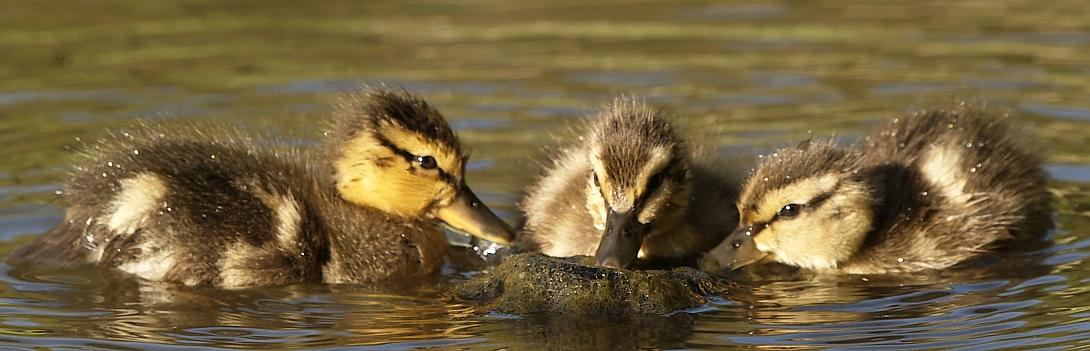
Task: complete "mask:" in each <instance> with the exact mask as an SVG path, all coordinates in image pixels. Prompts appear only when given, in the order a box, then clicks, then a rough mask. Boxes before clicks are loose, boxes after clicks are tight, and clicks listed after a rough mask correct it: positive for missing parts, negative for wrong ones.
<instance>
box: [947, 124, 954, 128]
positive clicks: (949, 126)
mask: <svg viewBox="0 0 1090 351" xmlns="http://www.w3.org/2000/svg"><path fill="white" fill-rule="evenodd" d="M946 128H948V129H954V124H953V123H950V124H947V125H946Z"/></svg>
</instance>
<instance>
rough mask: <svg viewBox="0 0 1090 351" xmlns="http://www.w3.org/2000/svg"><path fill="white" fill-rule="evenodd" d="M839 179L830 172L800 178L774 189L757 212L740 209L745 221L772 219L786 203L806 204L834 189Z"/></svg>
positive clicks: (757, 180) (754, 221) (766, 196)
mask: <svg viewBox="0 0 1090 351" xmlns="http://www.w3.org/2000/svg"><path fill="white" fill-rule="evenodd" d="M839 179H840V177H839V176H837V175H833V174H830V175H825V176H822V177H816V178H808V179H804V180H800V181H798V182H795V183H792V184H790V185H788V186H786V187H784V188H781V189H776V190H773V191H771V192H769V193H768V194H766V195H765V197H764V198H763V199H761V201H760V202H758V205H757V210H756V211H755V212H754V211H753V209H739V210H741V213H742V214H743V217H744V220H745V221H746V222H743V223H750V224H752V223H756V222H767V221H770V220H772V218H773V217H775V216H776V213H777V212H779V211H780V209H782V208H783V207H784V206H786V205H789V204H806V203H807V202H809V201H810V200H811V199H813V198H815V197H817V196H818V195H821V194H824V193H827V192H830V191H833V189H834V188H835V187H836V185H837V182H839ZM753 181H755V182H759V181H761V180H760V179H755V180H753Z"/></svg>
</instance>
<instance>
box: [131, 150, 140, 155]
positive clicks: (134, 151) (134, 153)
mask: <svg viewBox="0 0 1090 351" xmlns="http://www.w3.org/2000/svg"><path fill="white" fill-rule="evenodd" d="M132 154H133V155H139V154H140V150H137V149H132Z"/></svg>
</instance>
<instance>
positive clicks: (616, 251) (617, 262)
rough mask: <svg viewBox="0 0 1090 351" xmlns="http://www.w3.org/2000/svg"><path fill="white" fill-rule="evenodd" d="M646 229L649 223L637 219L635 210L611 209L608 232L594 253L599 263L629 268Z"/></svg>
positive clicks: (607, 220)
mask: <svg viewBox="0 0 1090 351" xmlns="http://www.w3.org/2000/svg"><path fill="white" fill-rule="evenodd" d="M646 230H647V225H646V224H643V223H640V222H639V221H638V220H637V218H636V213H635V211H626V212H617V211H614V210H612V209H610V210H609V214H608V215H606V233H605V235H603V236H602V241H601V242H600V243H599V244H598V251H597V252H596V253H595V255H594V257H595V258H596V260H597V262H598V265H599V266H604V267H610V268H627V267H628V266H629V265H631V264H632V261H635V260H636V255H637V254H639V252H640V246H642V245H643V234H644V232H645V231H646Z"/></svg>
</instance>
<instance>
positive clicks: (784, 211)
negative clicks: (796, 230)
mask: <svg viewBox="0 0 1090 351" xmlns="http://www.w3.org/2000/svg"><path fill="white" fill-rule="evenodd" d="M801 209H802V205H799V204H788V205H787V206H784V207H783V208H781V209H780V211H779V212H776V216H777V217H782V218H791V217H795V216H798V215H799V210H801Z"/></svg>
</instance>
